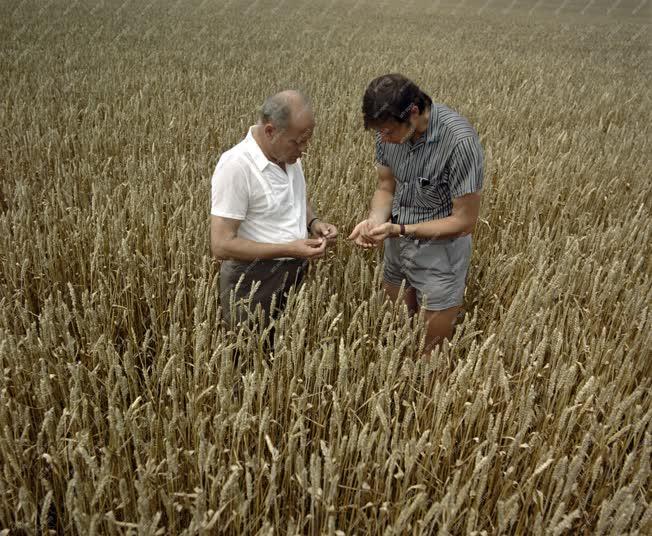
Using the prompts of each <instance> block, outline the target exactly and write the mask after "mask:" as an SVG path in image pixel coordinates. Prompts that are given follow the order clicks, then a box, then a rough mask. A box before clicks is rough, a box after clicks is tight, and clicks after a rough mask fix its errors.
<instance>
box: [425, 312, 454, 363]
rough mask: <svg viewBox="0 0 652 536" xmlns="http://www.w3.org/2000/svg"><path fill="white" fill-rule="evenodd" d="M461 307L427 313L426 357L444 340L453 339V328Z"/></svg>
mask: <svg viewBox="0 0 652 536" xmlns="http://www.w3.org/2000/svg"><path fill="white" fill-rule="evenodd" d="M461 310H462V307H461V306H458V307H451V308H449V309H444V310H442V311H426V325H427V331H426V348H425V355H426V356H428V355H430V352H431V351H432V350H434V349H435V347H437V346H439V345H440V344H441V343H442V342H443V341H444V339H451V338H452V337H453V327H454V326H455V320H456V319H457V315H458V313H459V312H460V311H461Z"/></svg>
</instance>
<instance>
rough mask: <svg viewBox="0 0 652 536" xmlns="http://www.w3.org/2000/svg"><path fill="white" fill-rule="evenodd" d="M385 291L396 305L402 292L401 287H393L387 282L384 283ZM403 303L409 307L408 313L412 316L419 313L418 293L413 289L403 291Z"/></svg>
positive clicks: (408, 288)
mask: <svg viewBox="0 0 652 536" xmlns="http://www.w3.org/2000/svg"><path fill="white" fill-rule="evenodd" d="M383 290H384V291H385V292H386V293H387V295H388V296H389V298H390V300H392V301H393V302H394V303H396V300H398V293H399V292H400V290H401V287H400V286H396V285H392V284H391V283H388V282H387V281H383ZM403 303H405V305H407V308H408V311H409V313H410V314H411V315H413V314H414V313H416V312H417V310H418V309H419V306H418V304H417V292H416V290H414V288H412V287H405V290H404V291H403Z"/></svg>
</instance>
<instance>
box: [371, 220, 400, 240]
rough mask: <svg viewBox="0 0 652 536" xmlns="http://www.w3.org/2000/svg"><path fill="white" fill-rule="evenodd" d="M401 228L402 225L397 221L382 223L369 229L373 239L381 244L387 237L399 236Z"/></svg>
mask: <svg viewBox="0 0 652 536" xmlns="http://www.w3.org/2000/svg"><path fill="white" fill-rule="evenodd" d="M400 229H401V227H400V226H399V225H397V224H395V223H391V222H386V223H381V224H380V225H376V226H375V227H374V228H373V229H371V231H369V236H370V237H371V239H372V240H374V241H375V242H378V243H379V244H380V243H381V242H382V241H383V240H385V238H388V237H391V236H398V234H399V232H400Z"/></svg>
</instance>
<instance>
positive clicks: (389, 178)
mask: <svg viewBox="0 0 652 536" xmlns="http://www.w3.org/2000/svg"><path fill="white" fill-rule="evenodd" d="M376 169H377V170H378V185H377V186H376V191H375V192H374V196H373V198H372V199H371V210H370V211H369V218H368V219H370V220H372V221H373V222H374V223H375V224H379V223H384V222H386V221H387V220H388V219H389V217H390V216H391V215H392V202H393V201H394V192H395V191H396V179H395V178H394V174H393V173H392V170H391V169H390V168H388V167H387V166H381V165H377V166H376Z"/></svg>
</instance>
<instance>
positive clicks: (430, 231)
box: [397, 215, 473, 240]
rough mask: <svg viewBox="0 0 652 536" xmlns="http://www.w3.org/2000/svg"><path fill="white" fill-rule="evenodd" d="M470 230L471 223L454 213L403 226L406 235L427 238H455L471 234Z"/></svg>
mask: <svg viewBox="0 0 652 536" xmlns="http://www.w3.org/2000/svg"><path fill="white" fill-rule="evenodd" d="M397 227H399V226H397ZM472 230H473V225H470V223H469V221H467V220H466V219H465V218H461V217H459V216H455V215H451V216H448V217H446V218H441V219H438V220H430V221H424V222H423V223H414V224H410V225H406V226H405V234H406V235H408V236H413V237H415V238H423V239H428V240H437V239H440V238H457V237H458V236H464V235H467V234H471V231H472Z"/></svg>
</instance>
